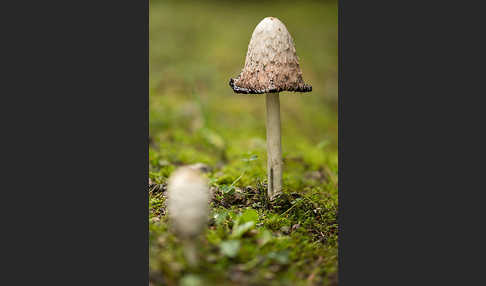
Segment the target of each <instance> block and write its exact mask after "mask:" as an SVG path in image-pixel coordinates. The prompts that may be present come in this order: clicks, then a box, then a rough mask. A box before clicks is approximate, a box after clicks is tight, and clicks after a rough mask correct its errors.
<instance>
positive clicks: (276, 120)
mask: <svg viewBox="0 0 486 286" xmlns="http://www.w3.org/2000/svg"><path fill="white" fill-rule="evenodd" d="M266 105H267V158H268V159H267V173H268V174H267V175H268V192H267V194H268V197H269V199H270V200H273V199H274V198H275V197H276V196H277V195H279V194H281V193H282V143H281V140H280V138H281V137H280V100H279V95H278V93H267V94H266Z"/></svg>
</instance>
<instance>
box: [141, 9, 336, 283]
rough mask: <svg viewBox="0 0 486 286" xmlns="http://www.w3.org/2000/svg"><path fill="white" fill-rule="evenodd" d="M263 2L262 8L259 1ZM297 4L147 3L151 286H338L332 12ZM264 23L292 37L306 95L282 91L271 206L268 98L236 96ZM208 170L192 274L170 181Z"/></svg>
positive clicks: (334, 53)
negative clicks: (270, 20) (194, 167)
mask: <svg viewBox="0 0 486 286" xmlns="http://www.w3.org/2000/svg"><path fill="white" fill-rule="evenodd" d="M262 3H263V4H262ZM298 3H299V4H298V5H296V4H295V2H292V1H278V2H267V1H263V2H261V3H260V2H259V1H241V2H236V1H227V2H225V1H212V2H207V3H206V2H204V1H201V2H195V1H194V2H187V1H151V6H150V97H149V100H150V102H149V104H150V110H149V112H150V114H149V116H150V121H149V128H150V146H149V171H150V172H149V177H150V182H149V189H148V192H149V218H148V219H149V232H150V234H149V236H150V248H149V250H150V282H151V284H152V285H337V269H338V224H337V216H338V151H337V146H338V145H337V143H338V139H337V136H338V133H337V130H338V125H337V121H338V118H337V112H338V111H337V78H338V75H337V65H338V61H337V50H338V47H337V34H338V31H337V7H336V4H335V3H330V4H326V3H317V2H307V1H303V2H300V1H299V2H298ZM266 16H274V17H277V18H279V19H281V20H282V21H283V22H284V23H285V24H286V26H287V28H288V30H289V32H290V33H291V34H292V36H293V38H294V42H295V44H296V49H297V54H298V56H299V58H300V65H301V69H302V72H303V76H304V80H305V81H306V82H307V83H310V84H311V85H312V86H313V91H312V92H311V93H307V94H294V93H290V92H285V93H281V96H280V104H281V107H280V108H281V121H282V151H283V160H284V176H283V185H284V194H283V195H282V196H281V197H279V198H278V199H277V200H276V201H275V202H272V203H270V202H268V201H267V200H266V199H265V196H264V194H265V193H266V143H265V134H266V133H265V97H264V96H250V95H237V94H234V93H233V91H232V90H231V88H230V87H229V85H228V82H229V78H230V77H236V76H237V75H238V73H239V72H240V71H241V69H242V67H243V65H244V61H245V56H246V48H247V46H248V42H249V40H250V37H251V33H252V31H253V29H254V28H255V26H256V25H257V24H258V22H259V21H260V20H262V19H263V18H265V17H266ZM195 163H202V164H204V166H205V168H204V169H205V170H204V171H205V172H204V176H206V177H207V178H208V180H209V182H210V188H211V191H212V192H213V198H212V201H211V213H210V223H209V226H208V229H207V231H205V233H204V234H203V235H202V237H201V238H200V241H199V242H198V243H199V247H198V249H199V252H200V253H199V255H200V261H201V263H200V266H199V267H196V268H190V267H189V266H188V265H187V263H186V261H185V259H184V256H183V253H182V247H181V244H180V241H179V240H178V239H177V237H175V236H174V235H173V233H172V232H171V231H170V226H169V225H168V220H167V215H166V214H167V213H166V209H165V198H166V197H165V194H166V182H167V178H168V177H169V176H170V174H171V173H172V172H173V171H174V170H175V169H176V168H177V167H178V166H182V165H189V164H195Z"/></svg>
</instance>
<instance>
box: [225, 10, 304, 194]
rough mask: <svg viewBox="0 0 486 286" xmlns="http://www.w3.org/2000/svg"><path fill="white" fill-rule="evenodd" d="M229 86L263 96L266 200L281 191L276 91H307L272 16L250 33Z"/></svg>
mask: <svg viewBox="0 0 486 286" xmlns="http://www.w3.org/2000/svg"><path fill="white" fill-rule="evenodd" d="M229 85H230V86H231V88H232V89H233V91H234V92H235V93H244V94H266V109H267V120H266V124H267V153H268V156H267V157H268V159H267V173H268V174H267V175H268V197H269V198H270V200H273V199H274V198H276V197H277V196H278V195H279V194H280V193H281V192H282V164H283V163H282V147H281V139H280V100H279V92H281V91H294V92H309V91H312V86H310V85H308V84H305V83H304V80H303V79H302V72H301V71H300V66H299V59H298V57H297V54H296V52H295V47H294V41H293V39H292V36H290V34H289V32H288V31H287V28H286V27H285V25H284V24H283V23H282V22H281V21H280V20H279V19H277V18H275V17H267V18H265V19H263V20H262V21H261V22H260V23H259V24H258V25H257V26H256V28H255V30H254V31H253V34H252V36H251V40H250V44H249V45H248V52H247V53H246V60H245V66H244V68H243V70H242V71H241V73H240V74H239V75H238V77H236V78H234V79H233V78H232V79H230V82H229Z"/></svg>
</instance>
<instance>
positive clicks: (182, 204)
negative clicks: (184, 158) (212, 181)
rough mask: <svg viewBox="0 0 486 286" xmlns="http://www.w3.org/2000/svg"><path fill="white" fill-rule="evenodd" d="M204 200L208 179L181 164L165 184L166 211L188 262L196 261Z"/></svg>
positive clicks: (205, 217) (203, 223) (205, 206)
mask: <svg viewBox="0 0 486 286" xmlns="http://www.w3.org/2000/svg"><path fill="white" fill-rule="evenodd" d="M208 200H209V189H208V182H207V180H206V179H205V178H204V177H203V176H201V175H200V173H199V171H197V170H195V169H193V168H190V167H181V168H179V169H177V170H176V171H174V173H173V174H172V175H171V176H170V178H169V181H168V185H167V210H168V215H169V219H170V222H171V224H172V226H173V228H174V230H175V233H176V235H177V236H178V237H179V238H180V239H181V241H182V243H183V245H184V254H185V256H186V259H187V261H188V263H189V264H190V265H196V264H197V251H196V239H197V236H198V235H199V234H200V233H201V232H202V231H203V230H204V229H205V227H206V225H207V223H208V216H209V202H208Z"/></svg>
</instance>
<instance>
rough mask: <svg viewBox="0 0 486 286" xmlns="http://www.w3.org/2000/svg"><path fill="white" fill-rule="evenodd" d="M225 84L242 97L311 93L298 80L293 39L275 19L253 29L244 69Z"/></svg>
mask: <svg viewBox="0 0 486 286" xmlns="http://www.w3.org/2000/svg"><path fill="white" fill-rule="evenodd" d="M229 84H230V86H231V88H232V89H233V91H234V92H236V93H246V94H248V93H252V94H261V93H272V92H281V91H297V92H309V91H312V86H310V85H308V84H305V83H304V80H303V79H302V72H301V71H300V66H299V59H298V57H297V54H296V52H295V47H294V40H293V39H292V36H290V33H289V31H288V30H287V28H286V27H285V25H284V23H282V22H281V21H280V20H279V19H277V18H275V17H267V18H265V19H263V20H262V21H261V22H260V23H259V24H258V25H257V26H256V28H255V30H254V31H253V34H252V36H251V40H250V44H249V45H248V52H247V53H246V60H245V67H244V68H243V70H242V71H241V73H240V75H239V76H238V77H237V78H232V79H230V82H229Z"/></svg>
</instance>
